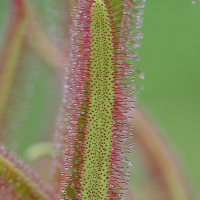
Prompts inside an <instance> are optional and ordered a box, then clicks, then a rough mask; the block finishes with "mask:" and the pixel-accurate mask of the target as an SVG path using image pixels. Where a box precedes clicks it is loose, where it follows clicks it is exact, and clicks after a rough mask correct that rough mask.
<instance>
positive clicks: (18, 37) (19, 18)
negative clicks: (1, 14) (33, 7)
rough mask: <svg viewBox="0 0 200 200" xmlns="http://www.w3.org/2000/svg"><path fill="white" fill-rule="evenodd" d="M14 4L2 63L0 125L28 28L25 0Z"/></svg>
mask: <svg viewBox="0 0 200 200" xmlns="http://www.w3.org/2000/svg"><path fill="white" fill-rule="evenodd" d="M12 3H13V4H12V5H13V15H12V22H11V23H10V30H9V33H8V37H7V43H5V48H4V50H3V56H2V59H1V63H0V124H2V120H4V117H5V109H6V107H7V104H8V101H9V97H10V94H11V89H12V86H13V84H14V79H15V75H16V73H17V66H18V62H19V58H20V52H21V50H22V44H23V38H24V35H25V28H26V17H25V15H26V13H25V9H24V4H23V0H13V1H12Z"/></svg>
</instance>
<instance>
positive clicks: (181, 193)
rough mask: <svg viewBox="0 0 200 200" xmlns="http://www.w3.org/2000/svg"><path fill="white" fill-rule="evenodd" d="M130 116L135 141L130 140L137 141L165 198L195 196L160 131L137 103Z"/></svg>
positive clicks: (187, 199)
mask: <svg viewBox="0 0 200 200" xmlns="http://www.w3.org/2000/svg"><path fill="white" fill-rule="evenodd" d="M131 116H133V120H132V121H131V122H130V123H129V124H131V123H132V125H131V126H134V130H131V134H134V137H133V138H134V141H133V138H132V139H131V142H134V143H137V144H138V148H139V149H140V150H141V152H142V153H143V154H142V155H143V156H144V157H145V158H146V159H147V160H148V162H149V165H148V168H149V170H150V172H151V174H153V176H152V177H156V178H155V180H157V182H158V184H159V185H160V186H161V190H163V191H164V193H165V195H166V197H167V199H171V200H176V199H181V200H189V199H194V196H193V195H192V191H191V186H190V185H189V183H188V180H187V177H186V176H185V174H184V169H183V167H181V166H180V163H179V160H178V159H177V156H176V154H175V153H174V150H173V149H172V148H171V146H170V145H169V143H168V140H167V139H166V138H165V137H164V135H162V132H161V131H160V130H159V129H158V128H157V127H156V126H154V123H152V122H151V120H150V118H148V115H146V114H145V112H144V111H143V110H142V108H141V106H140V105H137V107H136V109H135V111H134V112H132V113H131ZM149 141H151V142H149ZM155 147H156V148H155ZM150 181H152V180H150Z"/></svg>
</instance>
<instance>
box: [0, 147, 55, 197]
mask: <svg viewBox="0 0 200 200" xmlns="http://www.w3.org/2000/svg"><path fill="white" fill-rule="evenodd" d="M0 179H1V180H2V181H4V182H7V185H8V186H10V187H12V190H13V191H14V194H17V195H18V196H20V197H21V198H20V199H22V200H39V199H40V200H54V199H56V198H57V195H56V193H55V191H54V189H53V188H52V186H50V185H48V184H47V183H45V182H44V181H43V180H42V179H41V178H40V177H39V175H38V174H36V172H34V171H33V170H31V169H29V167H27V166H26V165H25V164H24V163H23V161H22V160H21V159H20V158H18V157H17V156H16V155H15V154H14V153H13V152H11V151H10V150H8V149H7V148H5V147H4V146H3V145H0ZM8 186H7V187H8ZM10 195H11V196H12V193H11V194H10ZM13 199H14V197H13Z"/></svg>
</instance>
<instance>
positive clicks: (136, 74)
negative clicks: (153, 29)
mask: <svg viewBox="0 0 200 200" xmlns="http://www.w3.org/2000/svg"><path fill="white" fill-rule="evenodd" d="M63 2H65V1H64V0H63ZM10 3H11V9H12V17H11V18H10V27H9V30H8V34H7V40H6V43H5V47H3V56H2V59H1V65H0V128H1V132H0V136H1V145H0V199H4V200H13V199H16V200H58V199H60V200H64V199H69V200H78V199H79V200H81V199H85V200H100V199H102V200H114V199H120V200H126V199H136V197H135V195H134V192H133V191H132V188H131V189H129V177H130V168H131V166H132V165H133V163H136V161H134V160H132V161H131V160H130V158H129V156H128V154H129V153H130V149H131V148H132V147H133V146H134V143H135V141H134V140H133V123H134V122H133V117H135V119H136V120H135V121H136V122H137V123H134V127H135V130H136V133H137V132H138V136H136V139H135V140H136V141H138V143H139V144H140V145H141V148H142V149H143V151H144V152H145V155H146V156H147V157H149V158H151V160H152V168H151V173H152V174H155V176H156V175H159V177H160V179H159V180H158V185H159V190H161V191H164V192H163V193H164V194H165V197H163V199H166V200H167V199H170V200H173V199H174V200H175V199H176V200H177V199H180V200H189V199H191V194H190V191H189V190H188V187H187V184H186V183H185V180H184V179H183V175H182V172H181V170H179V169H178V167H177V166H178V165H177V164H176V163H174V162H173V159H174V158H173V157H172V156H171V154H170V151H169V149H168V146H167V145H166V144H165V143H164V142H163V141H162V139H160V137H159V133H158V132H157V130H156V129H154V127H153V126H152V125H148V123H149V122H148V120H147V119H146V118H145V116H144V114H143V113H142V112H141V111H140V109H138V108H136V110H135V99H136V94H138V93H139V90H140V89H142V88H143V86H142V85H141V84H140V81H139V80H140V79H141V80H142V79H144V74H143V73H142V72H141V71H140V70H139V69H138V67H137V66H138V64H135V63H136V62H137V60H139V59H140V57H139V55H138V53H137V51H135V48H136V47H139V46H140V42H139V41H138V39H141V38H142V37H143V34H142V33H141V32H140V31H139V30H138V29H139V28H140V27H141V25H142V21H143V19H142V17H141V16H142V14H143V8H144V5H145V2H144V1H142V0H68V1H67V3H66V2H65V5H66V7H65V9H66V13H67V14H66V16H65V17H66V18H67V19H66V21H65V26H66V27H65V28H64V30H65V31H66V30H67V31H66V33H65V36H64V37H65V38H64V39H65V42H63V44H62V45H61V44H60V45H59V42H58V43H56V42H54V41H53V39H51V37H50V36H49V35H48V34H47V33H46V31H45V29H44V28H42V25H41V23H40V22H39V20H38V18H37V17H36V16H37V14H36V13H35V11H34V9H33V7H32V6H31V5H30V4H29V2H28V1H25V0H12V1H10ZM59 14H60V13H59ZM62 41H63V38H62ZM66 41H67V42H66ZM27 46H28V48H32V49H34V51H35V52H39V54H40V56H41V57H42V58H43V59H44V60H45V62H46V63H47V64H48V66H49V68H51V70H53V71H54V73H55V74H56V76H57V77H59V78H58V79H59V80H60V84H61V88H62V102H61V103H60V106H59V113H58V116H57V119H56V121H55V124H56V130H55V133H54V139H53V143H54V144H53V146H54V150H53V153H52V155H51V156H52V157H51V162H50V165H51V167H49V168H47V170H49V171H48V176H49V177H48V178H45V179H44V178H43V177H42V175H39V173H37V172H35V171H34V170H33V169H31V168H30V167H29V166H28V165H26V164H24V162H23V161H22V160H21V159H20V158H19V157H18V156H16V154H15V153H14V152H12V151H11V150H9V148H8V147H7V142H6V139H5V138H6V135H7V134H8V132H9V131H10V130H11V129H10V128H9V127H10V124H13V123H14V122H13V118H14V117H13V115H12V114H10V113H13V111H15V112H16V113H18V114H19V110H20V112H21V113H23V115H26V107H28V104H26V102H27V101H29V100H30V99H28V98H26V97H27V92H28V94H29V95H30V94H31V92H30V83H29V79H30V76H29V75H28V74H33V72H32V71H31V72H30V69H29V70H27V71H26V69H25V68H24V67H21V65H22V63H21V62H20V61H21V59H22V57H23V55H24V54H25V52H24V49H25V47H27ZM63 46H65V47H64V48H63ZM68 49H70V50H68ZM29 61H30V62H31V60H29ZM36 70H37V69H36ZM24 71H25V72H24ZM26 76H27V77H28V76H29V77H28V78H26ZM31 78H32V79H34V75H32V76H31ZM25 88H28V89H25ZM18 90H19V91H20V92H18ZM23 90H24V91H25V95H24V96H25V98H24V96H23V94H22V93H23V92H22V91H23ZM20 95H22V96H23V97H21V99H19V96H20ZM30 96H31V95H30ZM23 98H24V99H23ZM23 105H26V106H23ZM21 107H23V109H17V108H21ZM12 110H13V111H12ZM133 110H135V115H134V114H133ZM11 111H12V112H11ZM17 118H18V117H17ZM18 121H19V122H18V123H20V120H18ZM144 124H146V125H148V127H149V129H150V131H149V133H148V134H149V135H148V138H150V139H151V143H149V141H148V139H147V137H146V135H145V132H146V126H143V125H144ZM12 134H13V132H12ZM4 143H5V144H4ZM44 146H45V145H44ZM44 146H43V147H42V148H39V147H38V148H39V152H40V153H41V152H42V151H43V150H44V149H45V147H44ZM47 146H48V145H47ZM154 146H158V148H160V149H159V153H158V152H155V151H154ZM46 149H47V152H48V153H47V154H51V153H49V151H50V150H49V148H48V147H47V148H46ZM35 152H36V150H35ZM33 153H34V152H33ZM40 153H39V154H40ZM35 154H36V153H35ZM41 154H42V153H41ZM44 154H45V153H44ZM160 159H161V160H163V162H166V166H167V170H166V169H165V168H162V167H161V166H160V165H159V160H160ZM47 164H48V163H47ZM43 165H44V164H43ZM43 165H40V168H45V167H46V166H43ZM167 177H171V179H168V178H167ZM149 183H151V182H149ZM153 184H154V183H153ZM144 193H145V191H144ZM158 193H159V192H158Z"/></svg>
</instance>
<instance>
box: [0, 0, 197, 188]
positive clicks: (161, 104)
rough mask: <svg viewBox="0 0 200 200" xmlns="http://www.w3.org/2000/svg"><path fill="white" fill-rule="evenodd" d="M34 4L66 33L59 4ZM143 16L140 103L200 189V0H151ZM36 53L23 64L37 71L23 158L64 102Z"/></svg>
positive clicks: (0, 10)
mask: <svg viewBox="0 0 200 200" xmlns="http://www.w3.org/2000/svg"><path fill="white" fill-rule="evenodd" d="M34 4H35V7H36V9H37V11H38V15H39V16H38V17H40V19H41V21H43V22H44V24H47V27H46V28H47V29H48V31H49V32H50V34H52V35H53V36H55V37H57V36H58V35H59V36H60V35H62V32H60V31H59V28H58V27H57V25H56V23H57V21H59V20H58V19H59V17H60V16H59V12H58V10H59V9H60V8H61V6H60V4H59V3H55V1H53V0H48V1H47V0H40V1H35V2H34ZM9 6H10V5H9V1H7V0H2V1H0V25H1V26H0V32H1V42H0V44H2V43H3V38H4V37H5V33H6V27H7V25H8V24H7V23H8V19H9V14H11V13H10V10H9V9H10V7H9ZM143 17H144V23H143V26H142V28H141V30H140V31H141V32H142V33H143V34H144V38H143V39H142V41H141V42H142V46H141V47H140V48H139V49H138V51H139V54H140V57H141V59H140V61H138V64H139V65H140V68H141V71H142V72H144V74H145V79H144V80H143V85H144V90H143V91H141V92H140V94H139V96H138V102H140V103H141V104H143V105H144V107H145V108H146V110H147V113H149V114H150V116H152V118H153V120H154V121H155V123H156V124H157V125H158V126H159V127H161V129H162V130H163V133H164V134H165V136H166V138H167V139H168V140H169V141H170V142H171V144H172V146H173V148H174V150H175V152H176V153H177V154H178V155H179V158H180V161H181V162H182V166H183V168H184V169H185V171H186V172H187V174H188V176H189V178H190V180H191V182H192V184H194V185H195V187H196V190H197V192H199V191H198V188H199V186H200V170H199V169H200V145H199V141H200V135H199V132H200V131H199V130H200V105H199V104H200V91H199V88H200V67H199V64H200V27H199V24H200V23H199V22H200V2H197V3H196V4H192V3H191V2H190V0H174V1H158V0H147V1H146V5H145V9H144V15H143ZM30 34H31V33H30ZM33 54H34V53H33V52H31V50H30V52H27V53H26V56H25V58H24V60H23V65H33V67H34V65H37V70H38V72H37V74H36V76H35V77H36V78H35V79H34V81H33V86H34V89H33V91H34V93H33V95H32V96H33V98H31V102H30V104H31V106H30V108H29V110H28V118H27V119H26V120H24V121H23V122H22V124H21V128H20V129H18V130H17V132H18V133H19V134H18V135H19V137H20V138H19V145H18V148H17V151H18V153H19V154H20V155H21V156H22V157H24V151H25V150H26V149H27V147H28V146H29V145H30V144H33V143H36V142H38V141H41V138H42V140H43V141H45V140H46V138H45V135H46V134H47V133H51V134H52V133H53V131H54V125H53V123H54V120H55V116H56V109H57V107H56V106H54V104H56V105H57V106H58V101H59V92H57V86H56V85H57V82H56V80H55V75H54V74H53V72H52V71H51V70H49V69H48V67H46V66H45V65H46V64H45V63H44V61H43V60H42V59H41V58H40V57H39V56H37V55H35V57H33V56H32V55H33ZM29 55H31V56H29ZM29 57H31V58H29ZM33 59H34V61H33ZM52 108H53V110H54V112H52ZM136 148H137V146H136Z"/></svg>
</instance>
